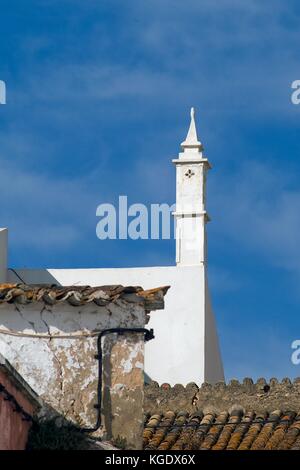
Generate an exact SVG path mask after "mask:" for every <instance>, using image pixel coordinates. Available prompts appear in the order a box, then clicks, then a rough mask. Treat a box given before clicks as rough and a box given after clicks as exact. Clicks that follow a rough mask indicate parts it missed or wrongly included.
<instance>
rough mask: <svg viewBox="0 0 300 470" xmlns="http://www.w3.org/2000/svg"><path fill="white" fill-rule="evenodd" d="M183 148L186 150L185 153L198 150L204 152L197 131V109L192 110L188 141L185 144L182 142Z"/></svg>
mask: <svg viewBox="0 0 300 470" xmlns="http://www.w3.org/2000/svg"><path fill="white" fill-rule="evenodd" d="M181 147H182V148H183V149H184V151H186V150H188V149H191V150H192V149H198V150H199V151H200V150H202V148H203V147H202V144H201V142H200V141H199V140H198V136H197V129H196V123H195V108H193V107H192V108H191V123H190V127H189V130H188V133H187V136H186V139H185V141H184V142H182V144H181Z"/></svg>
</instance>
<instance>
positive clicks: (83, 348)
mask: <svg viewBox="0 0 300 470" xmlns="http://www.w3.org/2000/svg"><path fill="white" fill-rule="evenodd" d="M145 322H146V315H145V312H144V308H143V307H142V306H140V305H139V304H134V303H127V302H124V301H122V300H119V301H117V303H114V304H109V305H108V306H106V307H99V306H96V305H95V304H94V305H93V306H92V305H90V304H89V305H88V306H84V307H72V306H65V305H61V304H59V305H54V306H52V307H51V306H48V305H47V306H45V304H44V303H35V304H29V305H27V306H24V305H17V304H12V305H9V304H2V305H1V306H0V328H1V329H9V330H12V331H15V332H17V333H20V334H22V333H25V334H32V335H35V334H51V335H53V334H64V335H66V334H67V335H68V334H71V335H74V334H81V333H82V332H84V333H90V332H92V331H93V330H103V329H106V328H115V327H123V328H130V327H144V325H145ZM96 342H97V337H87V338H86V337H84V338H80V339H58V338H53V339H45V338H36V337H33V338H28V337H22V336H11V335H6V334H1V333H0V352H1V353H2V354H3V355H4V356H5V357H6V358H7V359H8V360H9V361H10V362H11V364H12V365H13V366H14V367H15V368H16V369H17V370H18V372H19V373H20V374H21V375H22V376H23V377H24V379H25V380H26V381H27V382H28V383H29V385H31V387H32V388H33V389H34V390H35V391H36V392H37V393H38V394H39V395H40V396H41V397H42V398H43V399H44V400H45V401H46V403H47V404H48V405H50V407H52V408H53V409H54V410H56V411H57V412H59V413H60V414H61V415H62V416H64V418H66V419H68V420H71V421H74V422H77V423H79V424H80V425H81V426H84V427H86V426H88V427H93V426H94V425H95V423H96V410H95V409H94V407H93V406H94V404H96V402H97V396H96V394H97V384H98V363H97V360H96V359H95V357H94V356H95V354H96V353H97V344H96ZM103 343H104V344H103V346H104V358H103V359H104V377H105V384H104V385H105V387H106V388H105V404H106V408H105V413H104V423H105V424H106V430H107V431H108V434H109V437H111V434H112V435H113V436H114V437H117V436H118V435H123V436H124V432H127V430H128V426H127V428H126V426H125V424H124V419H128V421H129V423H130V426H131V428H132V430H133V431H132V433H131V435H130V436H129V437H127V442H128V443H129V444H130V445H131V446H132V448H133V447H134V446H136V445H138V444H137V442H140V435H139V429H140V422H141V421H142V412H143V411H142V410H143V406H142V405H143V392H142V389H143V363H144V338H143V335H140V334H132V335H129V336H128V335H127V334H125V335H122V336H118V335H116V334H113V335H111V337H106V338H104V339H103ZM107 344H109V345H110V346H109V347H108V346H107ZM110 387H111V388H110ZM125 388H126V392H125V391H124V390H125ZM138 389H140V390H141V391H140V392H139V393H138ZM109 390H111V392H109ZM124 396H126V400H127V402H126V407H128V409H130V407H131V406H132V407H133V409H134V410H135V414H129V413H128V412H126V413H125V418H124V416H123V412H121V410H120V408H121V406H122V402H123V397H124ZM108 404H109V406H108ZM110 421H111V424H110ZM136 423H137V424H136ZM123 431H124V432H123ZM124 437H126V436H124Z"/></svg>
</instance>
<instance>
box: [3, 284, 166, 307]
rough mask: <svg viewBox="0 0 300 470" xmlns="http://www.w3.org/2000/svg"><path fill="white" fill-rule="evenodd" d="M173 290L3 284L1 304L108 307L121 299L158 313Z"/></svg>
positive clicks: (114, 286) (161, 288) (163, 288)
mask: <svg viewBox="0 0 300 470" xmlns="http://www.w3.org/2000/svg"><path fill="white" fill-rule="evenodd" d="M168 288H169V287H167V286H164V287H158V288H156V289H150V290H143V289H142V288H141V287H131V286H129V287H124V286H121V285H113V286H98V287H90V286H68V287H65V286H57V285H50V284H40V285H27V284H0V304H1V303H5V302H8V303H20V304H28V303H33V302H39V301H40V302H44V303H45V304H49V305H53V304H56V303H62V302H67V303H68V304H70V305H72V306H80V305H86V304H89V303H94V304H96V305H99V306H105V305H107V304H109V303H111V302H115V301H116V300H118V299H122V300H125V301H127V302H135V303H141V304H143V305H144V306H145V309H146V310H147V309H149V310H157V309H162V308H163V307H164V295H165V294H166V292H167V290H168Z"/></svg>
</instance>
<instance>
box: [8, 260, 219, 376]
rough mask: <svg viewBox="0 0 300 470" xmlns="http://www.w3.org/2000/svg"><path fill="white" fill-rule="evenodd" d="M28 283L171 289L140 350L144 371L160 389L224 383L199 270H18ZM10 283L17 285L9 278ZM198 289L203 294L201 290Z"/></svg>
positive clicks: (172, 268)
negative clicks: (150, 335)
mask: <svg viewBox="0 0 300 470" xmlns="http://www.w3.org/2000/svg"><path fill="white" fill-rule="evenodd" d="M18 274H19V275H20V276H21V278H22V279H23V280H24V281H25V282H27V283H40V282H50V283H51V282H57V283H59V284H61V285H73V284H76V285H80V284H86V285H91V286H96V285H105V284H123V285H135V286H136V285H141V286H143V288H144V289H148V288H151V287H153V286H156V285H157V286H159V285H160V286H162V285H170V286H171V288H170V290H169V291H168V294H167V295H166V297H165V308H164V311H163V312H160V311H157V312H153V313H152V314H151V319H150V321H149V324H148V326H149V328H153V329H154V334H155V340H154V341H150V342H149V343H147V344H146V346H145V348H146V349H145V371H146V373H147V374H148V375H149V376H150V378H151V379H153V380H156V381H157V382H159V383H163V382H166V381H167V382H169V383H170V384H172V385H175V384H176V383H182V384H187V383H189V382H192V381H193V382H197V383H202V382H204V381H206V380H210V381H212V382H216V381H218V380H223V379H224V374H223V367H222V360H221V356H220V351H219V345H218V335H217V331H216V327H215V321H214V315H213V312H212V310H211V306H210V302H209V299H208V295H207V291H206V290H205V288H204V286H205V268H204V266H185V267H176V266H168V267H150V268H121V269H50V270H44V271H43V270H26V269H24V270H18ZM9 276H10V277H9V279H10V280H11V281H17V282H18V280H17V279H16V277H15V275H14V274H13V273H11V272H10V275H9ZM202 286H203V288H202Z"/></svg>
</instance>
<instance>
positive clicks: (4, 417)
mask: <svg viewBox="0 0 300 470" xmlns="http://www.w3.org/2000/svg"><path fill="white" fill-rule="evenodd" d="M0 385H2V386H4V387H5V389H6V390H7V391H8V392H9V393H10V394H11V395H13V397H14V398H15V399H16V401H17V402H18V404H19V405H20V406H22V408H23V409H24V410H25V411H26V413H28V414H30V415H31V416H32V415H33V414H34V411H35V408H34V406H33V405H32V404H31V403H30V402H29V401H28V399H27V398H26V396H25V395H24V394H23V393H22V391H20V390H18V389H17V388H16V386H15V385H14V384H12V382H11V381H10V380H9V377H8V376H7V375H6V374H5V373H4V372H3V370H1V368H0ZM4 398H5V397H4V395H3V394H1V393H0V431H1V432H0V450H23V449H25V447H26V444H27V438H28V431H29V429H30V427H31V422H30V421H24V419H23V416H22V414H20V413H17V412H15V410H14V406H13V404H12V403H11V402H10V401H7V400H5V399H4Z"/></svg>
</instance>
